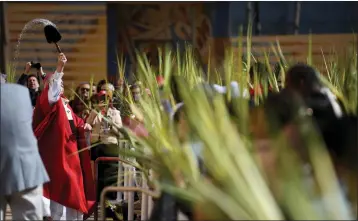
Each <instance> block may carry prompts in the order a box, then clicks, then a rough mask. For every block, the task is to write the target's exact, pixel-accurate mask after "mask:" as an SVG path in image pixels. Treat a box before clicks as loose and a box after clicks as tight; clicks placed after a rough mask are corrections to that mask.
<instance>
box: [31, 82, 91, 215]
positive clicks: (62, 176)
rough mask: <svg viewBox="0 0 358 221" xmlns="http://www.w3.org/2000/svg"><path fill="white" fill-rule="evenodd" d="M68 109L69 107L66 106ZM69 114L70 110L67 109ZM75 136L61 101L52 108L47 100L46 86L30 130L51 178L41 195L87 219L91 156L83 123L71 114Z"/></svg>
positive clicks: (89, 212)
mask: <svg viewBox="0 0 358 221" xmlns="http://www.w3.org/2000/svg"><path fill="white" fill-rule="evenodd" d="M67 106H68V107H69V108H70V106H69V105H68V104H67ZM70 110H71V111H72V109H70ZM72 118H73V123H74V125H75V127H76V128H77V130H78V132H77V133H78V136H76V135H74V134H73V133H72V130H71V126H70V123H69V120H68V118H67V116H66V112H65V108H64V106H63V101H62V99H59V101H57V102H56V103H55V104H53V106H50V104H49V101H48V87H46V88H45V90H44V91H43V92H42V93H41V96H40V97H39V98H38V100H37V103H36V107H35V110H34V119H33V127H34V133H35V136H36V138H37V140H38V146H39V152H40V155H41V158H42V161H43V163H44V165H45V167H46V170H47V173H48V175H49V177H50V182H49V183H46V184H45V185H44V189H43V191H44V193H43V194H44V196H45V197H46V198H48V199H50V200H53V201H55V202H57V203H59V204H61V205H63V206H66V207H69V208H72V209H75V210H77V211H80V212H82V213H84V215H85V216H84V217H88V216H89V215H90V214H91V213H92V212H93V209H94V204H95V200H96V194H95V185H94V184H95V183H94V179H93V177H92V171H91V164H90V155H89V154H90V153H89V152H88V151H83V152H81V153H79V154H73V153H75V152H77V151H78V150H81V149H82V148H85V147H86V141H85V137H84V128H83V126H84V122H83V120H82V119H81V118H79V117H77V116H76V114H74V113H73V111H72Z"/></svg>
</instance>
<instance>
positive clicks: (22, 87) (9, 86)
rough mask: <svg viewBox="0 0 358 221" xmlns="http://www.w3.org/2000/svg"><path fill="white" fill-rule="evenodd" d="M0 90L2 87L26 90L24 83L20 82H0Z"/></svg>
mask: <svg viewBox="0 0 358 221" xmlns="http://www.w3.org/2000/svg"><path fill="white" fill-rule="evenodd" d="M0 88H1V90H4V89H6V90H7V89H14V90H18V91H27V90H28V89H27V87H25V86H24V85H21V84H12V83H5V84H1V87H0Z"/></svg>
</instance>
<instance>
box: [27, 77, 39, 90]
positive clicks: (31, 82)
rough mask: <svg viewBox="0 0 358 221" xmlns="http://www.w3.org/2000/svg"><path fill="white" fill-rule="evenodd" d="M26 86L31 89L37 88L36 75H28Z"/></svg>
mask: <svg viewBox="0 0 358 221" xmlns="http://www.w3.org/2000/svg"><path fill="white" fill-rule="evenodd" d="M27 87H28V88H29V89H32V90H37V89H38V88H39V82H38V81H37V78H36V77H29V79H27Z"/></svg>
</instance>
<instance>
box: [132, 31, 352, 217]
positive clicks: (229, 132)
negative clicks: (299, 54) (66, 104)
mask: <svg viewBox="0 0 358 221" xmlns="http://www.w3.org/2000/svg"><path fill="white" fill-rule="evenodd" d="M248 38H250V37H248ZM248 40H249V39H248ZM241 47H242V39H241V40H239V48H238V50H237V51H238V55H234V53H233V51H234V50H233V49H232V48H228V49H227V52H226V57H225V59H224V63H223V68H221V70H223V72H221V73H218V71H214V73H213V74H212V75H213V76H211V77H208V76H206V75H209V74H210V73H208V72H209V71H207V72H206V73H205V70H203V68H202V67H201V66H200V65H199V63H198V62H197V60H195V58H194V53H193V49H192V48H191V47H190V46H187V47H186V50H185V52H184V53H180V52H179V51H175V50H171V49H170V48H166V49H163V48H161V49H159V51H160V53H159V58H158V59H159V67H158V68H154V67H152V66H151V64H150V63H149V61H148V60H147V58H146V56H145V55H144V54H141V53H140V52H137V62H138V67H137V68H136V70H137V73H136V77H137V78H138V79H140V80H141V82H143V83H144V86H145V87H146V88H148V89H149V90H150V91H151V92H152V93H151V94H150V95H145V94H144V97H143V99H142V101H141V102H140V107H141V108H140V110H141V111H140V114H141V115H143V119H144V124H145V126H146V128H147V129H148V130H149V136H148V137H145V138H142V137H141V138H139V137H136V136H135V135H134V134H132V133H131V132H130V131H128V133H129V134H130V137H131V140H135V141H136V142H135V143H136V144H134V145H135V151H134V152H132V153H130V154H131V155H132V156H135V157H136V159H137V161H138V162H142V163H141V164H140V165H141V169H143V172H145V171H148V169H151V170H152V171H154V172H155V173H156V174H157V175H158V176H157V179H156V180H154V182H155V184H157V187H158V188H160V189H161V190H162V191H164V192H167V193H170V194H172V195H174V196H175V197H176V198H178V199H181V200H185V202H187V203H188V204H190V205H191V207H192V209H193V211H194V214H195V218H196V219H205V220H208V219H215V220H216V219H233V220H237V219H240V220H241V219H245V220H248V219H250V220H258V219H261V220H264V219H265V220H266V219H269V220H282V219H317V220H318V219H337V220H340V219H353V217H354V214H355V212H356V211H355V209H354V208H355V207H356V205H357V204H356V203H357V202H356V197H354V194H355V193H356V192H354V191H353V190H354V189H355V188H354V184H356V179H355V178H354V179H352V180H353V181H352V182H353V188H350V189H349V188H348V191H346V192H344V191H343V190H342V189H343V188H342V185H341V183H340V180H339V179H338V178H337V173H336V170H335V168H334V165H333V163H332V160H331V157H330V154H329V153H328V151H327V149H326V147H325V144H324V142H323V141H322V138H321V137H320V135H319V133H318V132H317V131H316V129H315V128H314V127H313V124H312V121H311V119H310V117H309V116H307V114H304V111H303V112H299V113H302V114H298V115H297V116H295V125H296V132H295V133H296V134H297V136H298V137H300V139H301V140H304V142H301V143H300V144H301V145H302V146H301V147H300V148H301V149H303V151H304V152H305V153H306V156H307V157H306V159H305V160H302V157H301V156H300V155H299V154H298V153H297V151H296V150H295V148H293V147H292V141H291V140H289V139H290V138H288V136H287V133H286V132H285V131H277V133H275V136H274V137H270V139H267V140H269V142H270V145H268V146H269V148H268V149H266V150H262V149H260V148H259V146H260V145H259V143H260V139H258V138H257V137H255V136H251V135H250V131H251V129H250V128H251V127H252V125H251V124H253V121H250V120H249V119H252V115H253V114H252V111H251V113H250V110H249V105H248V100H246V99H238V100H236V101H235V102H234V105H233V106H234V112H235V114H234V115H235V117H233V114H232V113H231V112H230V111H231V110H229V109H230V108H229V107H228V103H233V102H232V101H233V100H234V98H232V95H231V92H230V90H227V93H226V94H225V95H221V94H214V95H210V96H208V92H207V89H206V87H205V84H206V83H208V81H209V79H210V83H211V84H213V83H216V84H218V85H222V86H226V88H230V82H232V81H237V82H238V83H239V85H240V87H239V88H240V90H241V92H243V90H244V89H247V88H248V87H253V88H255V87H257V85H258V84H261V85H262V84H263V87H264V93H263V94H261V95H256V96H257V97H255V104H256V105H259V104H260V102H262V101H264V100H265V97H266V96H267V91H268V90H267V88H268V87H271V88H273V89H274V90H275V91H279V86H278V85H279V83H278V81H281V83H282V84H283V85H284V72H285V70H286V69H287V67H289V64H287V63H286V62H285V59H284V58H283V57H282V52H280V51H281V50H280V47H279V45H277V47H276V49H275V51H277V52H276V53H277V55H278V61H279V62H280V63H279V64H280V67H279V68H280V70H281V75H280V76H279V78H280V79H277V75H275V73H273V68H272V67H271V65H270V63H269V61H268V59H267V56H266V60H265V61H264V63H265V64H266V66H267V70H268V72H269V75H268V76H267V77H266V78H265V80H262V79H260V77H259V76H260V73H257V71H254V72H255V73H254V79H251V81H250V79H249V78H250V77H249V68H248V67H250V66H251V65H252V64H250V59H251V53H250V51H249V50H250V48H249V49H247V50H248V51H247V53H246V54H248V55H250V56H247V57H246V59H245V61H244V60H243V59H242V58H243V53H242V48H241ZM353 48H355V47H353ZM163 50H165V53H161V52H162V51H163ZM162 54H165V56H162ZM308 61H310V55H308ZM208 63H209V64H210V60H209V61H208ZM312 65H313V64H312ZM326 69H327V70H326V71H327V73H328V74H327V75H326V76H322V81H323V82H324V84H326V86H327V87H329V88H330V89H331V90H332V91H333V92H334V93H335V94H336V96H337V97H338V98H339V99H340V100H341V101H342V103H343V104H344V106H345V108H346V109H347V111H348V112H349V113H352V114H356V111H357V52H356V51H355V50H354V49H353V50H350V51H349V53H348V54H347V56H346V60H338V59H337V60H336V61H335V62H332V63H330V64H328V63H327V62H326ZM157 75H162V76H164V79H165V83H164V87H163V88H162V90H163V91H164V93H162V94H161V96H160V95H159V93H157V91H158V90H159V87H158V85H157V82H156V78H155V76H157ZM172 76H177V77H178V76H179V77H180V78H181V80H180V81H179V82H177V84H178V89H179V93H180V95H181V98H182V100H183V103H184V116H185V117H184V119H185V120H184V122H185V123H184V124H185V127H181V125H179V126H178V124H177V123H173V122H172V120H171V119H170V117H169V115H168V113H166V112H165V111H164V110H163V108H162V106H161V100H162V99H163V97H164V98H165V99H168V100H170V101H172V103H173V102H174V101H173V100H174V99H173V91H172V88H171V83H172V82H171V79H173V77H172ZM248 82H253V83H252V84H251V85H250V84H248ZM241 94H242V93H241ZM173 105H174V103H173ZM300 107H301V106H298V107H297V108H300ZM231 108H232V107H231ZM133 109H135V111H136V112H139V111H138V110H137V109H136V108H133ZM266 118H267V116H263V118H261V120H259V121H258V122H259V123H257V122H256V123H257V125H254V126H256V127H260V128H261V129H263V128H266V127H267V125H266V126H265V124H268V122H269V120H267V119H266ZM178 127H179V129H178ZM183 128H185V129H183ZM178 130H184V131H179V132H178ZM183 133H184V134H185V135H184V136H185V137H186V139H184V140H183V139H181V138H180V137H179V134H183ZM267 140H266V141H267ZM195 144H200V147H201V149H200V150H201V152H200V153H199V158H200V162H201V163H202V164H203V165H204V167H205V169H206V172H205V173H203V171H201V170H200V167H199V163H198V154H197V153H196V152H195V148H194V147H193V146H195ZM126 154H129V153H128V152H126ZM268 162H269V163H268ZM144 168H145V169H144ZM352 174H353V175H354V176H356V174H354V173H350V175H352ZM350 184H351V183H350ZM350 184H349V185H350ZM347 185H348V184H347ZM347 192H348V195H349V197H347ZM348 198H349V199H350V200H347V199H348Z"/></svg>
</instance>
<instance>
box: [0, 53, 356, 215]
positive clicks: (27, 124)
mask: <svg viewBox="0 0 358 221" xmlns="http://www.w3.org/2000/svg"><path fill="white" fill-rule="evenodd" d="M66 63H67V59H66V56H65V55H64V54H63V53H61V54H59V56H58V64H57V67H56V71H55V72H54V73H51V74H45V73H44V72H43V70H42V67H41V64H40V63H36V64H35V63H32V62H28V63H26V65H25V71H24V73H23V74H22V75H21V77H20V78H19V80H18V85H15V84H3V85H1V155H0V159H1V164H0V165H1V166H0V176H1V179H2V180H5V181H1V182H0V215H1V213H2V215H4V213H5V210H6V205H7V204H9V205H10V207H11V209H12V214H13V219H15V220H40V219H45V220H51V219H53V220H59V219H61V217H63V218H64V219H65V220H82V219H84V218H86V216H88V215H90V214H91V213H92V212H93V209H94V208H95V203H96V201H98V198H99V195H98V194H99V193H100V192H101V190H102V189H103V188H104V186H106V185H107V184H106V183H105V177H106V174H105V171H106V169H108V165H107V167H106V166H104V165H103V166H101V167H100V168H99V177H98V178H97V182H98V183H97V185H95V181H94V172H93V171H94V163H93V162H94V161H95V160H96V158H98V157H100V156H116V157H117V156H118V153H119V152H118V146H119V142H120V140H121V139H122V138H123V134H122V132H121V130H120V129H121V128H122V127H126V128H128V129H130V130H132V131H133V132H134V133H135V134H136V135H137V136H148V131H147V130H146V128H145V126H144V123H143V120H142V119H140V118H139V117H138V116H135V115H134V114H133V113H132V112H131V108H130V107H129V104H128V102H126V101H125V100H124V98H125V97H128V96H130V97H131V99H132V100H133V101H134V103H137V104H138V103H139V101H140V99H141V96H142V95H143V93H147V92H148V90H146V89H145V88H143V85H142V84H141V83H140V82H135V83H134V84H132V85H130V86H129V85H126V83H125V82H124V81H123V79H120V81H118V82H116V83H115V84H111V83H109V82H107V81H106V80H101V81H100V82H98V84H97V85H95V84H91V83H89V82H82V83H80V84H79V85H78V86H77V88H76V90H75V92H76V93H75V96H74V97H73V99H72V100H69V99H67V98H66V96H65V91H64V86H63V80H62V78H63V75H64V73H65V65H66ZM32 70H34V71H35V73H31V74H30V72H31V71H32ZM157 80H158V85H159V89H160V85H161V84H163V79H162V78H157ZM285 82H286V85H285V88H284V89H282V90H281V91H280V92H279V93H274V92H270V93H269V96H268V98H267V100H266V101H265V102H264V105H263V106H262V109H263V110H264V111H265V112H266V113H269V114H272V115H275V116H276V117H277V116H278V119H279V121H278V122H279V125H276V126H278V127H280V128H284V127H285V126H287V125H289V123H290V122H292V121H293V118H294V116H295V112H297V109H295V108H294V105H292V104H291V102H292V100H294V99H293V97H295V96H296V95H299V96H300V98H302V100H303V101H304V103H305V105H306V106H307V107H308V109H310V110H311V111H312V113H313V115H314V119H315V120H316V122H317V128H318V129H319V131H320V132H321V134H322V137H323V139H324V141H325V143H326V146H327V147H328V149H329V150H330V152H331V153H333V154H332V155H333V156H336V157H337V159H340V158H339V157H340V156H341V155H342V153H343V152H344V151H345V150H342V148H341V147H342V143H344V142H347V140H351V138H350V137H347V133H344V132H343V131H344V128H347V127H348V126H350V127H351V128H353V126H351V125H352V122H354V119H353V118H352V116H349V115H348V114H346V111H345V110H344V108H343V106H342V104H341V103H340V102H339V100H338V99H336V97H335V96H334V95H333V93H332V92H331V91H330V90H329V89H327V88H326V87H324V85H323V84H322V83H321V82H320V81H319V77H318V73H317V71H316V70H314V69H313V68H312V67H310V66H308V65H304V64H297V65H295V66H293V67H291V68H290V69H289V70H288V71H287V73H286V81H285ZM2 83H5V80H4V79H2ZM20 85H22V86H20ZM230 85H231V88H226V87H225V86H220V85H207V86H208V87H209V88H210V90H211V91H213V92H214V93H221V94H224V93H227V91H228V90H231V91H232V92H233V96H234V97H235V96H236V97H238V96H242V97H244V98H247V99H248V100H250V105H251V106H252V110H253V109H254V108H256V107H255V104H254V101H253V100H254V98H253V97H254V96H255V93H260V92H259V91H257V90H251V91H247V90H244V91H243V94H242V95H240V93H239V85H238V83H237V82H231V84H230ZM23 86H25V87H27V90H26V88H24V87H23ZM176 87H177V85H176V79H175V78H173V79H172V88H171V89H172V92H173V95H174V100H175V103H176V104H175V106H174V107H172V106H171V105H170V103H169V102H168V101H167V100H165V99H164V100H163V101H162V105H163V109H164V110H165V111H167V112H168V115H169V116H171V118H172V121H174V122H176V123H177V124H178V125H179V127H180V125H181V124H183V122H184V116H185V115H183V114H181V113H183V111H184V108H182V107H183V106H184V105H185V103H183V100H182V99H181V97H180V95H179V94H178V92H177V91H176ZM128 93H129V94H128ZM148 93H152V92H150V91H149V92H148ZM27 94H28V95H27ZM8 98H11V99H8ZM15 101H16V102H15ZM283 106H285V107H286V108H285V109H284V110H283V109H282V107H283ZM290 107H292V108H291V109H290ZM260 108H261V106H260ZM179 130H180V129H179ZM253 133H254V134H255V131H254V130H253ZM179 135H180V136H182V135H183V133H180V132H178V136H179ZM256 136H258V137H259V136H260V135H259V132H257V133H256ZM184 137H185V135H183V138H182V139H185V138H184ZM347 143H348V142H347ZM349 145H352V144H351V143H349V144H347V145H346V146H349ZM353 145H355V144H353ZM89 146H95V148H91V151H81V150H85V149H87V147H89ZM78 151H81V152H80V153H78V154H73V153H77V152H78ZM197 155H198V156H200V150H198V152H197ZM95 186H97V189H95Z"/></svg>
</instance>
